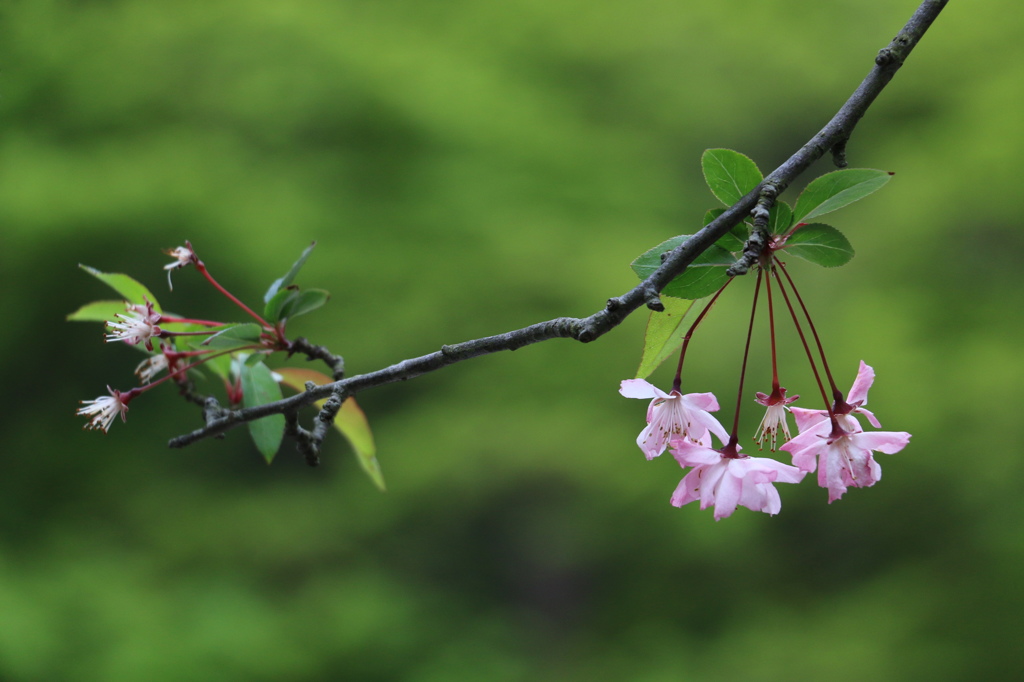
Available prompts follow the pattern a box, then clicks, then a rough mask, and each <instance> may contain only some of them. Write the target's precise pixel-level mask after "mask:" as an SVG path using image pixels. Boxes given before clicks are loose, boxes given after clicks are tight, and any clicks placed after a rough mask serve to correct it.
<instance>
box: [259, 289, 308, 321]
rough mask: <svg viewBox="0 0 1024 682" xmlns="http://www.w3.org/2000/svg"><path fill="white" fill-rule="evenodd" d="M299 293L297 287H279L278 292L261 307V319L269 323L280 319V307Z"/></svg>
mask: <svg viewBox="0 0 1024 682" xmlns="http://www.w3.org/2000/svg"><path fill="white" fill-rule="evenodd" d="M298 295H299V290H298V287H289V288H287V289H281V290H280V291H279V292H277V293H276V294H274V295H273V297H271V299H270V300H269V301H267V305H266V306H264V308H263V319H264V320H266V321H267V322H269V323H271V324H276V323H277V322H280V320H281V317H282V315H281V309H282V308H283V307H284V305H285V304H286V303H287V302H288V301H289V300H291V299H293V298H295V297H296V296H298Z"/></svg>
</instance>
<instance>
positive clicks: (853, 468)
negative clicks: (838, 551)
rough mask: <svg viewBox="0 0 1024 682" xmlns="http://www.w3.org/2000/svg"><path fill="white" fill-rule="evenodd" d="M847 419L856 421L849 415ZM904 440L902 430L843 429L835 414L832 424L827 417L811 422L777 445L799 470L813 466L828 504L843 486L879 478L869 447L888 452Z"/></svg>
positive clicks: (906, 439) (906, 438) (840, 493)
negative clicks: (782, 443)
mask: <svg viewBox="0 0 1024 682" xmlns="http://www.w3.org/2000/svg"><path fill="white" fill-rule="evenodd" d="M808 411H809V410H808ZM847 419H848V420H849V421H853V422H855V423H856V419H853V417H847ZM797 421H798V423H799V421H800V420H799V419H798V420H797ZM823 427H824V428H823ZM908 442H910V434H909V433H907V432H905V431H870V432H864V431H847V430H845V428H843V427H842V426H841V425H839V422H838V417H837V422H836V426H835V427H833V426H832V422H831V421H830V420H827V419H826V420H824V421H816V422H812V423H811V424H809V428H808V430H806V431H803V432H802V433H801V434H800V435H799V436H797V437H796V438H794V439H793V440H791V441H789V442H788V443H786V444H785V445H783V446H782V447H781V448H780V449H781V450H785V451H786V452H789V453H790V454H791V455H792V456H793V465H794V466H796V467H797V468H799V469H800V470H801V471H806V472H812V471H814V470H815V468H817V470H818V485H820V486H821V487H822V488H827V489H828V501H829V504H831V503H832V502H834V501H836V500H838V499H839V498H840V497H842V496H843V493H845V492H846V490H847V488H867V487H870V486H873V485H874V484H875V483H877V482H878V481H879V480H880V479H881V478H882V467H881V466H880V465H879V464H878V462H876V461H875V459H874V456H873V455H872V451H878V452H882V453H885V454H887V455H892V454H895V453H897V452H899V451H900V450H902V449H903V448H904V447H906V445H907V443H908Z"/></svg>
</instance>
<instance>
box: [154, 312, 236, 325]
mask: <svg viewBox="0 0 1024 682" xmlns="http://www.w3.org/2000/svg"><path fill="white" fill-rule="evenodd" d="M160 321H161V322H175V323H181V324H198V325H202V326H204V327H223V326H224V323H223V322H214V321H213V320H193V319H192V318H190V317H175V316H173V315H160Z"/></svg>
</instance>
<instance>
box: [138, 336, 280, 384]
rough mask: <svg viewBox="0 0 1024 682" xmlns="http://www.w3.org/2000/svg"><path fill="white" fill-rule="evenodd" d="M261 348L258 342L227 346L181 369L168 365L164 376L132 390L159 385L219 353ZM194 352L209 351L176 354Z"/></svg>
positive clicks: (185, 352) (183, 353)
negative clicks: (174, 368)
mask: <svg viewBox="0 0 1024 682" xmlns="http://www.w3.org/2000/svg"><path fill="white" fill-rule="evenodd" d="M262 348H263V346H260V345H259V344H252V345H249V346H240V347H238V348H229V349H227V350H222V351H219V352H217V353H214V354H213V355H210V356H209V357H205V358H202V359H201V360H196V361H195V362H193V363H191V364H189V365H185V366H184V367H182V368H181V369H176V370H174V371H173V372H171V371H170V367H168V372H167V374H165V375H164V376H162V377H160V378H159V379H157V380H156V381H151V382H150V383H148V384H144V385H142V386H137V387H136V388H133V389H132V390H133V391H134V390H136V389H138V391H139V393H141V392H142V391H148V390H149V389H151V388H153V387H154V386H159V385H160V384H162V383H164V382H165V381H167V380H168V379H171V378H172V377H176V376H178V375H179V374H184V373H185V372H187V371H189V370H190V369H192V368H193V367H198V366H199V365H201V364H203V363H204V362H209V361H210V360H213V359H214V358H219V357H220V356H221V355H227V354H229V353H237V352H238V351H240V350H250V349H262ZM172 352H175V351H172ZM195 352H209V351H183V352H181V353H177V354H178V355H186V354H193V353H195Z"/></svg>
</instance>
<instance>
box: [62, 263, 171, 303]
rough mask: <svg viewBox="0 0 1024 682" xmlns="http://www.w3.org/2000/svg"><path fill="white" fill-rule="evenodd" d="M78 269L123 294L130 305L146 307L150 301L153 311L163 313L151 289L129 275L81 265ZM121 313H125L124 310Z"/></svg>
mask: <svg viewBox="0 0 1024 682" xmlns="http://www.w3.org/2000/svg"><path fill="white" fill-rule="evenodd" d="M78 267H80V268H82V269H83V270H85V271H86V272H88V273H89V274H90V275H92V276H93V277H95V278H96V279H98V280H99V281H101V282H103V283H104V284H106V285H107V286H108V287H110V288H111V289H113V290H114V291H116V292H117V293H119V294H121V296H122V297H123V298H124V300H126V301H128V302H129V303H134V304H137V305H144V304H145V303H146V301H149V302H150V303H152V304H153V310H155V311H157V312H160V311H161V308H160V304H159V303H158V302H157V300H156V296H154V295H153V293H152V292H151V291H150V290H149V289H147V288H146V287H145V286H143V285H142V284H140V283H138V282H136V281H135V280H134V279H132V278H131V277H129V276H128V275H123V274H121V273H119V272H113V273H111V272H100V271H99V270H97V269H96V268H91V267H89V266H88V265H82V264H81V263H79V264H78ZM122 307H123V306H122ZM121 312H124V311H123V310H122V311H121Z"/></svg>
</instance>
